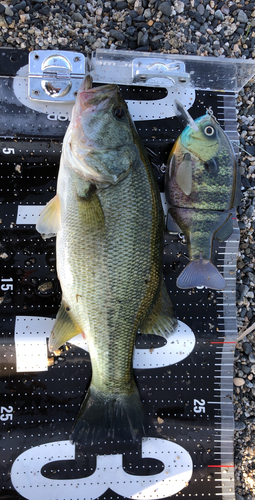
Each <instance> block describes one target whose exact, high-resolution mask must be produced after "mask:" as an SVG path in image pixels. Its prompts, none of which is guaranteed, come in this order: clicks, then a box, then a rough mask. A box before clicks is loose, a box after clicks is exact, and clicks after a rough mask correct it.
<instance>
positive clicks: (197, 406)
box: [193, 399, 205, 413]
mask: <svg viewBox="0 0 255 500" xmlns="http://www.w3.org/2000/svg"><path fill="white" fill-rule="evenodd" d="M193 410H194V412H195V413H205V400H204V399H201V401H199V399H194V408H193Z"/></svg>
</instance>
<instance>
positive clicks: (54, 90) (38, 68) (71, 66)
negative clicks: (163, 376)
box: [28, 50, 86, 103]
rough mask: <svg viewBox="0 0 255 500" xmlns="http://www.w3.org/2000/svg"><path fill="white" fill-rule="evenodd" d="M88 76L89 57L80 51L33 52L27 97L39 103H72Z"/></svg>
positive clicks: (31, 53)
mask: <svg viewBox="0 0 255 500" xmlns="http://www.w3.org/2000/svg"><path fill="white" fill-rule="evenodd" d="M85 73H86V58H85V56H84V55H83V54H81V53H79V52H71V51H70V52H69V51H66V50H61V51H58V50H56V51H53V50H36V51H32V52H30V54H29V65H28V96H29V98H30V99H32V100H36V101H48V102H53V101H54V102H58V103H68V102H73V101H75V97H76V95H77V92H78V90H79V87H80V85H81V82H82V80H83V78H84V76H85Z"/></svg>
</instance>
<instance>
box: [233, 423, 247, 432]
mask: <svg viewBox="0 0 255 500" xmlns="http://www.w3.org/2000/svg"><path fill="white" fill-rule="evenodd" d="M244 429H245V423H244V422H242V421H238V422H235V431H244Z"/></svg>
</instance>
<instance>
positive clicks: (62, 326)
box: [49, 301, 81, 351]
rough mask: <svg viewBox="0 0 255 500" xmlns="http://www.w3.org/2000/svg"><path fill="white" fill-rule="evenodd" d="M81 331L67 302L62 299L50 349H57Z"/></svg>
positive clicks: (51, 336)
mask: <svg viewBox="0 0 255 500" xmlns="http://www.w3.org/2000/svg"><path fill="white" fill-rule="evenodd" d="M79 333H81V328H80V327H79V326H78V325H77V324H76V323H75V321H74V320H73V318H72V316H71V313H70V310H69V307H68V305H67V304H66V302H65V301H62V302H61V306H60V308H59V311H58V314H57V317H56V321H55V323H54V325H53V328H52V331H51V335H50V342H49V349H50V350H51V351H55V350H56V349H58V348H59V347H60V346H61V345H63V344H65V342H68V340H70V339H72V338H73V337H75V335H78V334H79Z"/></svg>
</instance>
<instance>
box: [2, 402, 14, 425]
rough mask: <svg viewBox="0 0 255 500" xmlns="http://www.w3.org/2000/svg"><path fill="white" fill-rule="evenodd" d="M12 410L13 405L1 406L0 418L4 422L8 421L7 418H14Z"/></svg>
mask: <svg viewBox="0 0 255 500" xmlns="http://www.w3.org/2000/svg"><path fill="white" fill-rule="evenodd" d="M12 412H13V407H12V406H8V408H6V407H5V406H1V408H0V420H2V422H6V420H12V418H13V415H12Z"/></svg>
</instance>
